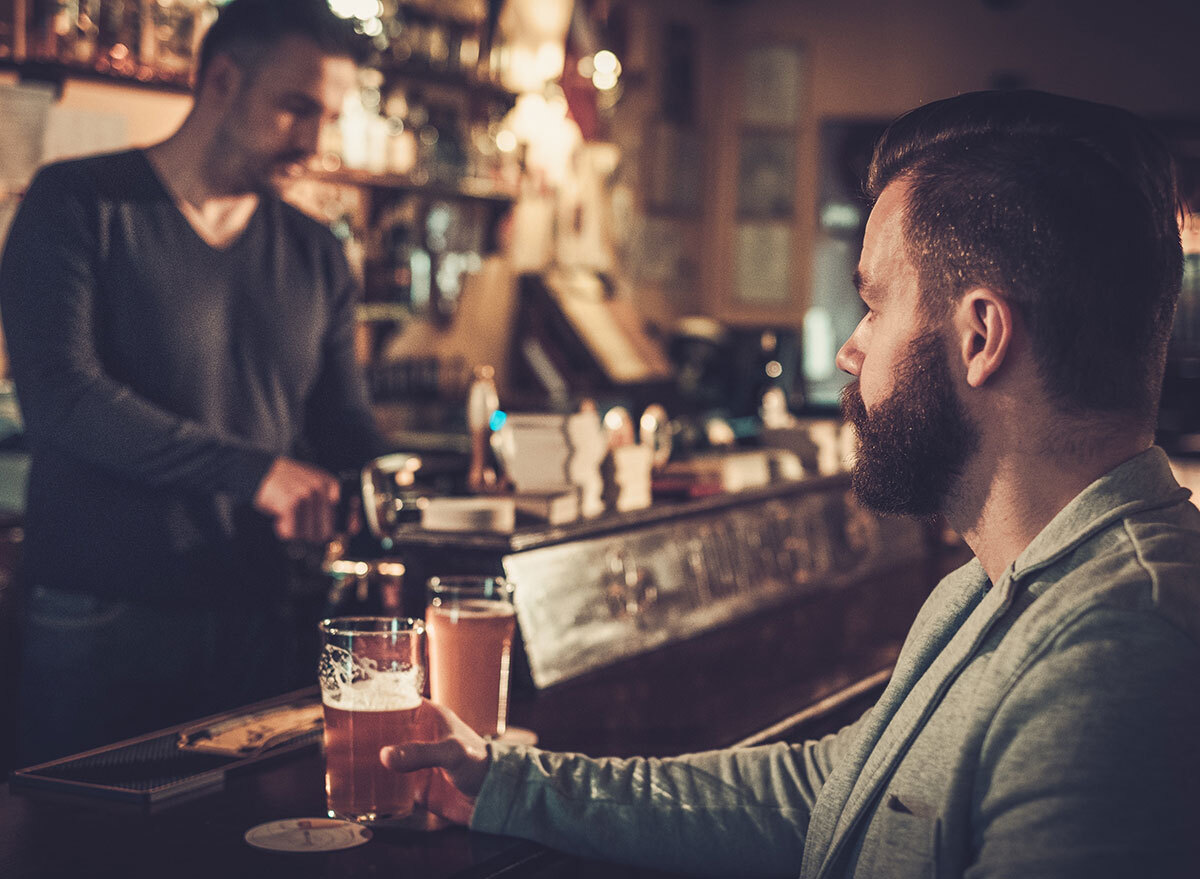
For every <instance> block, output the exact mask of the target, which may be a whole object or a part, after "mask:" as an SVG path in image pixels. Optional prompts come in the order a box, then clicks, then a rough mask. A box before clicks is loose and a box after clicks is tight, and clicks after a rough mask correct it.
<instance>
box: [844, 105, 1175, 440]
mask: <svg viewBox="0 0 1200 879" xmlns="http://www.w3.org/2000/svg"><path fill="white" fill-rule="evenodd" d="M896 180H903V181H904V182H906V183H908V184H909V186H910V187H911V188H910V190H909V195H908V204H907V206H906V212H905V215H904V220H903V222H904V235H905V241H906V244H907V248H908V255H909V258H910V259H911V260H912V262H913V264H914V265H915V266H916V269H917V273H918V277H919V279H920V285H921V291H922V299H923V305H924V306H925V307H926V309H927V310H928V311H929V312H930V313H931V314H933V315H934V316H944V315H945V314H947V313H948V311H949V309H950V307H951V304H952V303H954V302H956V301H957V300H958V299H959V298H960V297H961V296H962V295H963V294H964V293H966V292H968V291H969V290H970V289H971V288H972V287H976V286H983V287H988V288H990V289H992V290H995V291H996V292H998V293H1000V294H1002V295H1004V296H1005V297H1007V298H1008V300H1009V301H1010V302H1011V303H1012V304H1013V306H1014V307H1015V309H1016V311H1017V312H1018V313H1019V314H1020V315H1021V317H1022V318H1023V319H1024V321H1025V322H1026V324H1027V325H1028V326H1029V328H1030V333H1031V336H1032V346H1033V352H1034V357H1035V358H1036V361H1037V365H1038V369H1039V373H1040V375H1041V377H1042V380H1043V381H1044V383H1045V387H1046V390H1047V392H1048V393H1049V394H1050V395H1051V397H1052V398H1053V399H1054V400H1055V401H1056V403H1057V404H1058V405H1059V406H1061V407H1062V409H1063V410H1064V411H1065V412H1068V413H1070V414H1080V415H1082V414H1087V413H1096V412H1106V413H1122V414H1126V415H1131V416H1134V417H1136V419H1137V420H1138V422H1139V424H1140V425H1152V424H1153V422H1154V419H1155V417H1156V412H1157V407H1158V397H1159V393H1160V389H1161V384H1162V374H1163V369H1164V365H1165V362H1166V353H1167V342H1168V340H1169V337H1170V332H1171V321H1172V318H1173V316H1174V313H1175V302H1176V299H1177V298H1178V296H1179V290H1180V284H1181V280H1182V273H1183V256H1182V251H1181V248H1180V243H1179V224H1178V219H1179V216H1180V210H1181V202H1180V200H1179V196H1178V194H1177V191H1176V185H1175V173H1174V165H1173V162H1172V160H1171V155H1170V153H1169V151H1168V150H1167V148H1166V146H1165V145H1164V143H1163V142H1162V141H1161V139H1160V138H1158V137H1157V136H1156V135H1155V133H1154V132H1153V131H1152V130H1151V129H1150V127H1149V126H1148V125H1147V124H1146V123H1145V122H1144V121H1142V120H1141V119H1139V118H1138V117H1136V116H1134V115H1133V114H1131V113H1128V112H1125V111H1123V110H1119V109H1117V108H1115V107H1108V106H1104V105H1102V104H1094V103H1090V102H1087V101H1080V100H1076V99H1072V98H1065V97H1061V96H1058V95H1050V94H1046V93H1043V92H1033V91H1011V92H976V93H973V94H966V95H960V96H959V97H955V98H949V99H947V100H943V101H937V102H935V103H932V104H928V105H926V106H924V107H920V108H918V109H916V110H913V111H911V112H909V113H907V114H905V115H904V116H901V117H900V118H899V119H897V120H896V121H895V122H893V123H892V124H891V126H889V127H888V129H887V131H886V132H884V134H883V136H882V137H881V138H880V140H879V143H878V144H877V145H876V147H875V154H874V157H873V158H872V160H871V166H870V170H869V172H868V178H867V192H868V195H869V196H870V197H871V198H872V199H878V197H879V194H880V193H881V192H882V191H883V190H884V188H885V187H887V185H888V184H889V183H891V182H893V181H896Z"/></svg>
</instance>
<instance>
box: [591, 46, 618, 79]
mask: <svg viewBox="0 0 1200 879" xmlns="http://www.w3.org/2000/svg"><path fill="white" fill-rule="evenodd" d="M592 63H593V64H594V65H595V67H596V70H598V71H600V72H601V73H611V74H612V75H613V76H614V77H616V76H620V75H621V62H620V61H618V60H617V56H616V55H614V54H613V53H612V52H610V51H608V49H601V50H600V51H599V52H597V53H596V55H595V58H593V60H592Z"/></svg>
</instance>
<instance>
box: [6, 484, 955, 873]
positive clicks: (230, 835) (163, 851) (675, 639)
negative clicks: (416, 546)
mask: <svg viewBox="0 0 1200 879" xmlns="http://www.w3.org/2000/svg"><path fill="white" fill-rule="evenodd" d="M817 489H818V493H823V494H824V495H825V496H826V498H828V497H832V496H835V495H836V496H838V497H842V496H843V495H844V489H845V485H844V483H841V482H838V481H836V480H835V481H834V482H824V483H821V484H820V485H818V486H817ZM810 490H811V489H808V488H803V487H800V488H793V489H790V490H784V489H778V490H772V491H768V492H765V493H759V494H758V495H753V494H751V495H748V496H747V497H744V498H741V499H740V500H739V501H737V503H734V504H733V506H731V507H729V508H725V507H722V505H721V504H720V503H712V502H709V503H707V504H700V505H696V506H693V507H686V506H685V507H684V508H683V509H680V510H677V511H676V515H672V516H670V517H668V518H669V522H670V525H671V527H680V525H681V524H682V527H683V528H685V529H686V530H688V531H691V532H696V531H697V529H699V530H700V532H703V529H705V528H709V527H710V526H712V523H713V521H716V520H714V519H712V518H711V517H713V516H717V517H733V518H736V516H737V515H742V514H740V513H734V512H731V511H732V510H733V509H734V507H736V506H737V504H739V503H740V504H743V505H746V504H749V505H750V506H751V507H753V506H754V505H758V506H760V507H761V506H762V505H763V504H766V505H767V507H770V505H771V504H773V503H776V502H779V503H784V504H786V505H787V506H788V508H789V509H792V508H796V507H797V505H799V506H803V504H804V503H808V502H809V501H805V499H804V498H803V497H802V495H804V494H805V492H808V491H810ZM823 503H824V501H823ZM839 503H840V502H839ZM827 514H830V515H833V520H835V521H837V522H838V523H839V524H838V529H835V530H839V533H840V531H841V530H845V531H846V532H847V533H850V534H851V538H852V539H851V542H852V543H853V542H855V541H857V543H856V545H858V546H859V548H860V549H864V548H865V549H864V552H865V553H866V555H870V556H871V558H874V559H875V560H876V562H879V560H881V559H882V560H884V561H883V562H880V563H872V564H865V565H864V564H860V563H859V562H857V561H853V562H848V561H844V560H843V561H842V562H836V559H837V558H838V555H837V552H836V551H830V552H825V550H821V549H820V548H819V547H818V546H817V544H818V543H820V541H819V540H817V538H816V537H813V535H812V534H810V535H809V541H808V543H807V544H805V545H804V546H803V547H800V549H799V550H798V552H801V554H803V553H808V554H809V556H811V557H812V558H814V559H816V558H818V557H822V558H826V557H827V559H833V560H835V561H834V562H830V564H831V565H833V567H831V568H830V569H829V570H828V571H824V569H822V568H821V566H820V564H818V563H816V562H814V563H813V564H812V565H810V573H812V576H806V577H805V578H802V580H803V582H801V580H797V581H796V583H791V582H790V581H789V583H787V584H783V585H784V586H787V589H785V590H783V591H781V590H780V589H779V588H775V587H770V588H769V589H768V591H767V592H753V589H752V590H751V591H752V592H753V594H752V596H751V597H752V598H753V600H752V601H743V600H741V599H739V598H738V596H737V595H736V594H734V593H735V592H736V590H734V591H733V592H730V591H728V590H725V591H723V590H722V587H720V585H719V583H718V578H716V577H713V578H711V582H708V583H707V587H706V588H707V589H708V590H709V591H708V593H706V594H707V595H708V598H707V599H706V601H707V603H709V604H713V605H714V606H716V605H720V606H722V607H726V608H727V609H728V608H730V607H734V604H730V603H729V602H731V601H732V602H735V604H736V606H737V607H738V608H739V609H738V610H737V612H736V613H735V612H729V613H722V614H717V615H716V616H715V617H714V616H711V615H709V616H706V617H704V619H705V620H706V621H707V622H706V623H703V624H700V625H696V626H695V627H694V631H684V630H683V629H681V628H680V626H681V625H683V624H684V623H687V624H688V625H691V623H692V622H693V621H695V620H696V619H698V617H697V616H696V615H697V614H699V613H701V611H703V610H704V607H702V606H701V605H700V604H697V603H696V602H694V601H692V602H691V603H683V601H682V599H680V600H679V601H677V602H676V604H675V605H674V606H673V605H672V604H671V601H670V595H671V593H672V588H673V587H672V584H671V583H670V582H669V580H670V579H671V577H670V575H669V573H668V569H669V568H670V565H669V564H667V563H666V562H663V561H662V560H661V559H662V557H665V556H666V555H670V552H672V551H673V550H671V549H670V548H669V547H664V548H662V549H659V550H654V549H653V548H654V547H657V546H659V545H660V540H661V538H662V537H663V535H662V534H659V533H657V532H654V531H653V529H654V528H659V527H662V526H664V523H665V522H666V521H667V520H664V519H663V518H662V517H655V516H644V517H643V518H642V519H641V520H635V521H632V524H630V528H632V529H633V530H627V531H626V532H625V533H624V534H622V532H621V531H620V529H617V530H616V531H613V530H612V529H608V530H605V531H603V533H601V532H600V531H597V530H592V531H587V532H586V533H579V534H575V535H573V536H572V535H567V538H566V539H565V540H563V541H554V540H549V541H543V542H541V543H538V542H536V541H535V542H534V543H533V545H532V550H531V551H537V550H546V551H547V552H549V551H553V550H554V549H555V547H556V546H558V547H560V548H561V547H563V546H567V545H568V544H571V543H572V542H575V543H579V544H580V545H585V544H586V543H587V541H588V540H590V539H598V540H602V541H605V542H606V543H604V546H608V547H611V546H620V547H622V550H621V551H622V552H627V553H629V554H630V555H629V557H627V558H625V561H626V562H628V564H629V565H630V566H631V568H632V567H633V566H634V565H637V566H638V567H637V569H638V571H642V568H643V567H644V568H645V569H646V570H648V571H651V572H653V573H655V576H656V577H657V580H658V584H659V587H658V590H657V592H658V596H659V605H658V606H657V608H653V609H651V612H650V613H649V614H643V615H638V614H634V615H633V616H634V618H633V619H631V620H626V619H624V618H616V617H614V618H613V619H608V618H607V617H606V618H605V620H604V621H603V622H604V625H605V626H607V627H608V628H606V629H604V630H603V631H605V632H612V633H615V636H616V639H615V641H604V640H603V639H599V640H597V642H596V643H597V644H599V647H596V645H593V646H592V648H589V649H591V650H592V653H591V654H588V655H591V656H593V657H598V659H596V661H594V662H593V663H592V664H591V665H590V666H586V667H584V666H581V665H579V663H577V662H576V661H575V659H574V658H573V657H575V656H576V655H577V654H573V653H572V654H568V653H565V652H562V651H559V652H555V651H556V647H555V645H556V644H559V643H560V641H561V639H562V637H563V636H564V633H563V632H556V631H548V630H546V629H545V626H546V625H547V624H546V623H545V622H544V621H539V619H538V618H537V616H536V613H537V612H536V610H535V608H534V607H531V606H528V605H527V606H526V608H524V614H522V608H521V607H520V605H518V619H519V621H520V623H521V626H522V628H523V629H525V628H526V627H527V626H529V627H531V634H532V635H533V638H534V640H533V641H532V643H529V644H527V645H526V647H527V649H528V650H529V651H530V655H529V656H528V658H527V660H526V661H527V663H528V664H527V665H526V671H525V674H524V675H522V677H521V679H520V680H519V681H518V682H517V685H516V686H515V687H514V691H513V698H512V704H511V708H510V723H512V724H513V725H515V726H519V727H524V728H526V729H529V730H532V731H533V732H535V733H536V734H537V736H538V739H539V745H540V746H542V747H546V748H550V749H555V750H570V751H577V752H583V753H587V754H590V755H592V756H607V755H613V756H628V755H634V754H644V755H654V756H667V755H671V754H679V753H685V752H689V751H697V750H706V749H710V748H718V747H728V746H733V745H746V744H755V743H760V742H767V741H774V740H785V741H796V740H801V739H803V738H806V737H809V736H812V735H819V734H823V733H824V732H827V731H829V730H831V729H836V728H837V727H839V726H840V725H841V724H843V723H846V722H849V721H851V720H853V719H855V717H857V716H858V714H859V713H861V711H863V710H864V709H865V708H866V707H867V706H869V704H870V703H871V702H872V701H873V700H874V698H875V697H876V696H877V695H878V692H879V691H880V690H881V688H882V686H883V684H884V683H885V682H886V679H887V675H888V673H889V671H890V668H891V666H892V664H893V662H894V661H895V658H896V655H897V654H898V652H899V648H900V644H901V641H902V639H903V637H904V635H905V633H906V632H907V630H908V627H909V625H910V624H911V622H912V619H913V616H914V615H915V613H916V611H917V609H918V608H919V606H920V604H921V602H922V601H923V600H924V597H925V596H926V595H927V594H928V592H929V590H930V588H931V587H932V585H933V584H934V582H936V579H937V577H938V576H939V575H940V574H941V573H942V572H943V569H944V568H945V567H946V562H945V561H944V559H943V558H942V556H941V555H940V554H939V553H938V552H937V551H936V545H935V542H931V541H928V540H925V537H924V532H923V531H920V530H919V529H918V532H919V534H920V540H922V541H924V542H923V543H921V544H920V545H913V544H912V539H913V532H907V537H906V538H905V540H907V541H908V543H909V545H908V546H907V547H905V548H903V549H902V548H901V547H899V546H896V545H892V544H891V543H889V541H890V540H892V539H893V538H890V537H889V536H888V535H889V533H892V532H888V531H887V529H886V527H885V528H884V530H882V531H879V532H878V533H877V534H876V535H875V537H874V538H872V540H874V541H875V544H874V545H871V546H868V544H869V543H870V540H867V541H865V542H864V540H862V539H860V538H861V534H858V537H854V534H857V533H858V530H861V529H859V526H861V525H862V523H861V522H859V523H858V525H852V523H851V524H847V523H850V519H851V518H853V517H845V516H842V518H838V517H839V516H841V514H840V513H837V512H836V511H833V513H832V514H831V513H830V510H829V509H825V511H824V512H823V513H821V515H822V516H825V517H826V518H828V516H827ZM689 516H690V518H689ZM705 517H709V518H705ZM722 521H724V520H722ZM627 524H629V523H627ZM745 524H746V523H745V522H743V523H742V525H745ZM793 524H794V523H793ZM742 525H736V523H735V525H731V526H729V527H730V528H732V529H733V530H732V531H730V535H731V536H730V535H727V537H728V538H729V540H730V541H733V540H737V539H748V538H746V537H745V534H743V533H741V532H739V531H737V528H741V527H742ZM735 526H736V527H735ZM843 526H844V527H843ZM593 527H596V526H593ZM721 527H724V526H721ZM872 527H874V526H872ZM647 528H650V529H651V530H650V531H647V530H646V529H647ZM856 529H858V530H856ZM718 530H719V529H718ZM713 533H716V532H713ZM647 535H649V536H647ZM514 539H515V538H514ZM672 539H673V538H672ZM706 539H708V538H706ZM721 539H726V538H721ZM614 541H615V542H614ZM418 542H419V541H418ZM768 544H769V541H763V540H759V541H758V542H757V543H755V545H754V547H753V549H754V550H755V552H759V553H766V554H768V555H772V554H773V550H772V547H771V546H769V545H768ZM526 548H527V547H522V548H521V551H525V549H526ZM450 549H451V550H452V547H450ZM793 549H796V547H793ZM826 549H828V547H826ZM834 549H835V550H836V547H834ZM445 550H447V547H445V546H443V547H441V548H440V549H439V551H445ZM499 550H501V551H500V554H499V556H497V559H498V560H499V559H501V557H502V558H503V567H504V570H505V571H506V572H510V571H509V568H513V569H514V570H515V571H516V572H518V573H520V572H524V574H525V575H526V579H520V578H518V579H517V582H518V596H519V595H520V589H521V588H522V586H523V584H524V583H526V582H532V581H531V580H529V579H528V578H529V576H530V572H531V571H535V570H542V569H543V566H546V567H545V569H547V570H553V569H554V566H555V564H556V562H555V560H554V558H553V557H549V556H547V557H535V556H532V555H530V556H529V557H528V558H527V560H526V561H525V562H522V561H520V560H519V559H518V562H517V564H515V565H513V564H511V562H512V557H513V554H514V553H513V548H512V546H511V544H506V545H505V546H502V547H499ZM585 550H586V546H585V549H581V550H579V552H581V553H584V556H586V551H585ZM564 551H565V550H564ZM587 551H590V550H587ZM572 552H574V550H572ZM822 553H825V555H824V556H822ZM409 557H410V558H411V555H410V556H409ZM578 557H579V556H572V558H578ZM796 557H797V556H796V555H795V554H793V555H792V556H788V557H787V559H783V558H782V557H779V558H778V559H776V561H779V564H776V561H772V563H771V564H770V565H768V566H767V568H766V569H760V570H757V571H756V572H754V573H755V577H756V578H757V577H769V576H773V575H771V574H770V572H771V571H774V570H776V569H777V568H779V567H781V566H782V565H783V564H784V562H786V561H787V560H788V559H792V560H794V559H795V558H796ZM773 558H774V556H773ZM781 559H782V560H781ZM889 559H890V561H888V560H889ZM684 561H686V559H685V560H684ZM684 561H679V559H676V561H675V562H672V563H671V564H676V563H678V564H683V563H684ZM485 562H486V560H485ZM533 562H537V565H536V566H535V565H533V564H532V563H533ZM835 562H836V563H835ZM424 563H425V564H436V559H434V560H433V561H432V562H430V561H428V560H427V561H426V562H424ZM486 563H487V564H491V562H486ZM510 573H512V572H510ZM639 576H640V574H639ZM700 576H701V577H702V578H704V577H706V576H707V575H705V574H700ZM731 576H733V575H732V574H731ZM629 579H630V582H632V581H633V580H634V579H636V578H633V577H631V578H629ZM776 585H777V586H778V585H779V584H776ZM578 588H579V589H584V587H582V586H580V587H578ZM764 588H767V587H764ZM788 590H790V591H788ZM536 592H537V588H536V587H531V589H530V595H532V594H534V593H536ZM680 594H682V593H680ZM539 595H540V597H539V601H540V602H541V604H544V603H545V602H546V601H550V602H551V604H552V605H553V606H554V607H558V606H560V605H558V604H555V603H554V601H556V600H557V599H554V600H551V599H550V598H549V597H548V595H547V594H546V593H540V594H539ZM664 596H666V599H664ZM744 597H745V596H743V598H744ZM527 599H528V596H527ZM518 601H519V599H518ZM739 601H740V604H737V602H739ZM722 602H724V604H722ZM539 606H541V605H540V604H539ZM672 607H673V608H674V609H671V608H672ZM620 616H621V615H620V614H618V615H617V617H620ZM710 617H711V618H710ZM714 620H715V622H714ZM625 623H628V624H629V626H630V627H629V628H628V629H626V628H622V626H623V625H624V624H625ZM593 624H594V626H599V623H598V622H596V621H593ZM580 625H583V623H581V624H580ZM539 626H542V627H543V628H542V629H541V630H539V629H538V627H539ZM656 628H664V629H667V630H669V631H671V632H672V633H673V634H672V635H671V636H670V637H665V638H662V637H659V636H658V635H656V634H655V629H656ZM596 631H600V630H599V629H598V628H597V629H596ZM638 632H640V634H637V635H636V637H637V638H640V639H641V640H640V641H638V643H637V649H628V640H629V637H634V636H633V635H629V633H638ZM524 634H525V633H524V632H523V635H524ZM565 635H566V636H570V635H571V633H570V632H566V633H565ZM627 636H628V637H627ZM538 639H542V640H538ZM656 639H657V640H656ZM613 643H615V644H617V646H616V647H615V648H614V647H612V644H613ZM539 651H541V652H540V653H539ZM597 651H599V652H597ZM572 663H575V664H574V665H572ZM539 677H540V681H539ZM191 797H192V798H190V799H186V798H183V797H181V798H177V799H175V800H169V801H165V802H163V803H162V804H160V805H157V806H150V807H146V806H136V805H127V804H121V803H114V802H109V801H105V800H104V799H101V798H96V797H88V796H80V795H76V794H70V795H68V794H63V793H57V792H51V791H39V790H25V789H10V786H9V785H5V786H3V787H0V876H3V877H5V879H21V877H26V876H89V877H90V876H97V877H100V876H120V877H127V879H138V877H155V879H157V877H165V876H171V877H193V876H195V877H201V876H203V877H210V876H232V877H241V876H255V877H265V876H276V875H283V876H293V877H307V876H314V877H316V876H321V877H341V876H346V877H350V876H380V877H393V876H394V877H418V879H419V877H429V879H441V877H458V879H473V877H480V879H482V877H494V876H501V875H502V876H505V877H538V879H551V877H557V876H563V877H567V876H570V877H573V879H574V877H585V879H586V877H591V876H596V877H599V876H613V877H646V879H650V877H662V876H664V875H666V874H662V873H655V872H650V871H644V870H636V869H632V868H628V867H621V866H617V865H614V864H601V863H596V862H585V861H580V860H579V859H576V858H572V857H568V856H565V855H562V854H560V853H557V852H553V851H549V850H547V849H545V848H543V847H541V846H538V845H535V844H533V843H529V842H525V841H521V840H513V839H505V838H499V837H493V836H488V835H484V834H478V833H472V832H470V831H467V830H465V829H462V828H452V829H447V830H442V831H437V832H433V833H417V832H412V831H399V830H377V831H376V833H375V836H374V838H373V839H372V840H371V841H370V842H368V843H367V844H365V845H362V846H359V847H357V848H353V849H347V850H344V851H335V852H328V853H314V854H276V853H271V852H266V851H261V850H258V849H255V848H252V847H251V846H249V845H248V844H247V843H246V842H244V840H243V835H244V834H245V832H246V831H247V830H248V829H250V828H251V827H253V826H255V825H258V824H262V823H265V822H269V821H277V820H282V819H287V818H305V817H319V816H322V815H324V811H325V792H324V761H323V757H322V754H321V751H320V748H319V747H318V746H317V745H315V744H313V745H310V746H308V747H306V748H301V749H298V750H295V751H292V752H290V753H286V754H282V755H279V756H277V757H274V758H272V759H268V760H264V761H260V762H256V763H251V764H249V765H246V766H242V767H240V768H236V769H232V770H230V771H229V772H228V773H227V774H226V777H225V780H224V784H223V787H220V788H219V789H213V790H210V791H208V792H204V793H201V792H197V793H195V794H193V795H191Z"/></svg>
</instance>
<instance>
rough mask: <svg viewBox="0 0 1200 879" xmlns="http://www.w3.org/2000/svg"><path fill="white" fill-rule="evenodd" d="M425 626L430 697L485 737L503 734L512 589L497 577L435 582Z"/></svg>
mask: <svg viewBox="0 0 1200 879" xmlns="http://www.w3.org/2000/svg"><path fill="white" fill-rule="evenodd" d="M425 627H426V629H427V630H428V632H429V690H430V692H429V695H430V698H431V699H432V700H433V701H434V702H437V703H439V704H441V705H444V706H446V707H447V708H449V709H450V710H451V711H453V712H454V713H455V714H457V715H458V716H459V717H461V718H462V719H463V721H464V722H465V723H466V724H467V725H468V726H470V727H471V728H472V729H473V730H475V732H477V733H479V734H480V735H481V736H483V737H484V738H494V737H496V736H500V735H503V734H504V730H505V728H506V724H507V721H508V673H509V656H510V654H511V652H512V640H513V633H514V631H515V629H516V617H515V615H514V611H513V589H512V586H511V584H509V583H507V582H506V581H505V580H504V579H503V578H501V577H433V578H431V579H430V580H429V593H428V606H427V607H426V610H425Z"/></svg>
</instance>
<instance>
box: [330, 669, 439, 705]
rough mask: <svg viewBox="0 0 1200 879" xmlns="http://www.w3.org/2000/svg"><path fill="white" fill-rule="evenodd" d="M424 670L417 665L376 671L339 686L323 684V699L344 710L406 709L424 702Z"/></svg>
mask: <svg viewBox="0 0 1200 879" xmlns="http://www.w3.org/2000/svg"><path fill="white" fill-rule="evenodd" d="M420 683H421V674H420V672H419V671H418V670H417V669H415V668H412V669H406V670H403V671H377V672H375V673H374V674H373V675H372V676H371V677H369V678H366V679H364V680H359V681H354V682H353V683H351V684H346V685H342V686H339V687H337V688H325V687H322V688H321V701H322V702H323V703H324V704H326V705H328V706H330V707H331V708H340V709H342V710H343V711H406V710H409V709H412V708H416V707H417V706H418V705H420V704H421V690H420Z"/></svg>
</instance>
